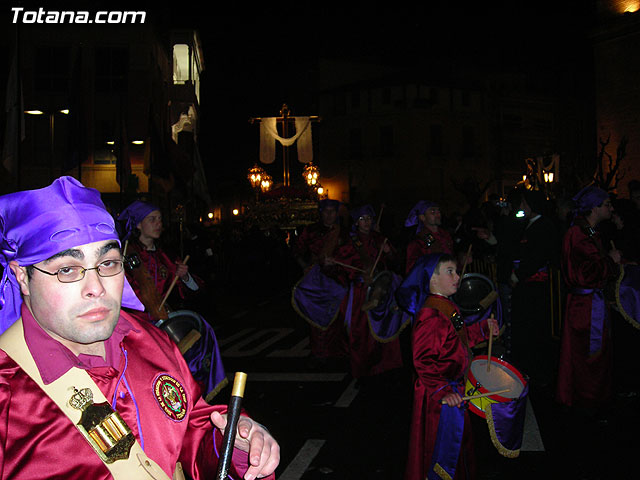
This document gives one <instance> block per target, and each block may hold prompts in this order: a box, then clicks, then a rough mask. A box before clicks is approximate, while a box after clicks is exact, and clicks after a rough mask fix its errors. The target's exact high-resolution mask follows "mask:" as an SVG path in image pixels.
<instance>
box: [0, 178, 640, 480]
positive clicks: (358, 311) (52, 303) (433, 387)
mask: <svg viewBox="0 0 640 480" xmlns="http://www.w3.org/2000/svg"><path fill="white" fill-rule="evenodd" d="M628 193H629V195H628V198H618V197H616V196H613V195H610V194H608V193H607V192H605V191H604V190H601V189H600V188H598V187H596V186H588V187H585V188H584V189H582V190H581V191H580V192H578V193H577V194H575V195H574V196H572V197H571V198H568V199H555V200H550V199H549V198H547V196H546V195H544V194H543V193H542V192H540V191H536V190H528V189H516V190H514V191H513V192H510V193H509V195H508V196H507V198H506V199H502V198H499V197H497V196H490V197H489V199H488V200H487V201H486V202H484V203H483V204H482V205H481V206H479V207H478V208H473V209H471V210H469V211H468V212H467V213H465V214H457V213H455V212H447V209H446V206H443V205H439V204H438V203H437V202H435V201H433V200H420V201H418V202H416V203H415V205H414V206H413V207H412V208H410V209H408V211H407V212H406V215H403V221H402V224H401V225H399V226H398V227H397V228H391V229H390V228H389V224H388V223H386V224H382V223H381V217H382V210H384V208H385V207H384V206H382V207H381V209H380V210H379V211H377V212H376V210H375V209H374V208H373V207H372V206H371V205H362V206H357V207H353V206H351V208H349V207H348V206H347V205H345V204H343V203H341V202H339V201H337V200H329V199H325V200H321V201H319V202H318V221H317V222H316V223H313V224H310V225H307V226H305V227H301V228H300V229H298V230H297V231H295V232H288V233H286V232H283V231H280V230H278V229H272V230H269V231H259V230H256V229H251V228H249V229H246V230H243V228H242V226H241V225H240V224H236V225H233V226H232V227H231V228H230V229H228V230H223V229H216V230H209V231H206V230H203V229H201V228H200V229H199V228H197V227H193V228H192V229H191V231H190V234H189V235H188V236H187V238H185V241H186V244H187V248H186V251H187V252H189V256H186V255H185V256H184V257H182V256H181V255H177V254H175V253H173V250H172V249H171V248H170V246H169V245H166V244H162V243H161V236H162V232H163V221H162V209H161V208H159V207H158V206H156V205H153V204H152V203H149V202H143V201H135V202H133V203H132V204H130V205H128V206H127V207H126V208H124V209H122V210H121V211H120V212H117V215H115V218H114V216H112V215H111V214H110V213H109V212H107V210H106V209H105V206H104V204H103V203H102V200H101V199H100V194H99V193H98V192H97V191H95V190H93V189H89V188H85V187H84V186H83V185H81V184H80V183H79V182H77V181H76V180H75V179H73V178H70V177H61V178H60V179H58V180H56V181H55V182H53V184H51V185H50V186H49V187H46V188H43V189H40V190H32V191H25V192H17V193H15V194H10V195H6V196H3V197H0V242H1V247H2V248H0V252H1V254H0V263H1V265H2V280H1V284H0V307H1V308H0V328H1V332H0V333H2V332H4V333H2V335H0V348H1V349H2V350H3V352H0V363H1V365H0V384H1V385H2V386H3V388H2V390H1V392H3V393H2V394H1V395H0V406H1V408H0V414H2V415H3V418H4V420H3V422H2V425H4V427H0V429H4V433H3V438H4V439H5V441H4V443H3V445H2V450H0V472H1V474H0V478H11V477H15V476H18V475H19V476H20V478H41V472H42V471H43V470H42V469H43V468H45V467H43V465H45V463H46V465H47V466H46V468H47V469H49V470H50V471H51V472H53V473H54V475H53V476H60V477H62V476H65V477H66V478H74V475H75V474H81V475H82V476H86V473H87V472H88V471H91V472H92V474H91V476H92V478H108V477H109V475H113V476H114V477H115V478H121V477H119V476H117V475H121V474H119V473H117V468H115V470H114V468H113V467H114V465H115V467H118V466H119V465H122V464H124V462H122V463H119V462H121V459H124V460H126V462H128V463H127V465H128V464H129V463H130V461H132V460H131V459H133V458H135V459H137V460H135V462H137V465H146V467H145V468H147V467H148V468H147V470H149V472H151V473H146V472H145V471H142V470H145V468H139V467H135V469H136V471H137V470H141V471H140V478H149V477H145V475H157V477H152V478H164V477H163V475H165V476H167V477H169V476H172V475H176V476H175V477H174V478H180V477H179V475H180V473H179V471H180V470H182V469H184V471H185V472H186V473H187V475H188V476H189V477H190V478H193V479H198V478H208V477H207V476H206V475H207V474H206V473H205V472H211V471H215V469H216V464H217V462H218V456H219V452H220V444H221V438H222V434H223V433H224V430H225V426H226V416H225V412H226V411H225V407H224V406H219V405H218V406H215V405H212V404H211V400H212V399H213V397H214V396H215V394H216V393H217V392H218V391H219V390H220V388H222V387H223V386H224V384H225V383H226V375H225V372H224V366H223V364H222V359H221V356H220V352H219V350H218V344H217V340H216V336H215V333H214V330H213V328H212V325H213V324H214V321H213V320H214V319H212V318H210V319H208V320H207V319H204V318H197V317H198V315H193V314H194V313H195V312H193V311H187V310H186V309H187V308H189V306H193V305H198V302H199V301H203V300H202V298H203V297H205V300H204V301H206V303H207V305H209V306H210V307H211V305H212V303H211V296H210V295H209V294H208V292H211V291H212V290H213V288H212V286H214V285H221V284H224V285H225V286H226V287H227V288H228V289H235V288H238V289H239V291H240V293H242V290H243V289H252V288H255V290H256V291H260V292H262V294H263V295H266V296H269V295H272V294H274V293H277V292H279V291H280V290H289V291H290V292H291V302H292V307H293V309H294V310H295V312H296V313H297V314H298V315H299V316H300V317H301V318H303V319H304V320H305V321H306V324H307V326H308V331H309V337H310V347H311V358H310V364H309V365H310V366H312V367H313V368H323V366H325V365H327V364H328V363H329V362H330V361H331V360H334V359H340V360H341V361H342V363H341V364H343V365H344V366H345V367H347V368H348V369H349V372H350V374H351V376H352V377H353V378H354V379H357V380H358V381H361V382H366V381H367V380H368V379H371V378H375V377H378V376H381V375H384V374H385V373H387V372H392V371H394V370H398V369H405V370H406V369H408V370H410V371H411V372H412V375H413V390H414V394H413V414H412V416H411V425H410V428H409V430H410V435H409V439H408V450H407V451H408V458H407V465H406V479H407V480H414V479H415V480H417V479H421V480H422V479H424V478H474V471H475V461H474V453H473V442H472V432H471V426H470V422H469V415H468V409H467V408H466V407H467V406H468V405H469V404H468V400H466V399H465V395H468V394H469V391H468V382H469V372H470V366H471V364H472V363H473V362H474V357H477V356H478V354H480V353H482V351H483V350H481V349H484V348H486V347H487V345H489V350H490V349H491V345H492V343H495V347H494V355H496V356H497V357H499V359H500V360H501V361H503V362H505V363H506V364H507V365H514V366H515V367H514V369H516V370H517V371H520V372H522V373H523V375H524V378H526V385H523V389H522V391H519V392H518V395H517V396H516V397H513V399H512V402H506V403H507V404H509V403H511V404H512V405H516V406H517V409H514V408H515V407H513V408H512V411H510V412H507V413H505V412H504V411H503V410H501V409H500V408H499V406H495V407H494V406H491V407H487V408H488V410H489V411H488V412H487V415H490V416H491V417H492V422H493V423H495V424H496V425H497V424H500V423H501V422H503V418H505V417H504V416H505V415H507V416H509V415H510V416H512V417H513V416H515V417H517V416H518V415H519V413H518V412H519V409H520V408H521V407H522V405H523V402H522V401H521V400H522V399H523V398H524V397H526V395H527V392H528V389H529V388H544V389H549V390H553V392H554V396H555V399H556V401H557V402H558V403H560V404H562V405H564V406H566V407H567V408H569V409H571V410H573V411H578V412H580V414H581V415H585V416H587V417H590V418H596V419H599V420H602V421H606V412H607V408H608V407H609V406H610V405H611V402H612V399H613V397H614V396H615V394H616V393H625V394H633V393H634V392H632V391H626V390H629V389H631V390H633V388H635V387H636V385H635V384H633V385H620V384H619V383H618V384H617V383H616V380H617V377H616V376H615V368H614V367H615V361H616V360H615V358H614V354H613V349H612V345H613V344H615V343H616V342H617V341H624V340H627V341H628V338H626V339H619V338H618V337H616V334H615V332H616V328H620V327H616V323H620V322H618V321H617V320H618V319H616V318H614V317H615V316H616V315H618V316H619V312H618V311H617V310H616V307H617V305H616V304H615V302H614V301H613V299H614V297H615V295H616V292H615V289H616V288H619V285H620V283H621V279H622V278H623V277H624V276H625V275H626V274H627V273H628V274H629V275H632V274H633V275H637V274H636V273H635V272H636V271H635V270H633V269H632V266H633V265H635V264H637V261H638V257H639V256H640V252H639V249H640V182H637V181H632V182H630V183H629V191H628ZM24 205H33V208H29V209H25V208H24ZM447 214H448V215H447ZM191 255H193V260H192V262H191V263H189V258H190V256H191ZM480 265H482V266H483V267H482V274H483V275H481V276H482V277H483V278H486V279H487V281H488V283H489V284H490V285H491V288H492V290H493V292H492V294H495V295H494V296H491V295H489V296H487V297H485V298H484V299H482V301H480V302H478V301H477V299H476V300H474V301H475V302H476V303H479V313H478V312H476V314H470V313H469V312H468V311H466V310H465V309H464V308H462V305H458V304H457V303H456V300H457V299H458V298H460V297H458V295H459V294H460V293H462V288H461V286H465V289H464V290H465V291H467V290H468V288H466V287H469V288H473V285H466V284H465V279H466V278H471V277H472V275H465V273H468V274H477V273H478V271H479V270H480V267H479V266H480ZM487 265H489V266H490V267H491V268H489V269H486V266H487ZM92 270H94V271H92ZM560 271H561V272H562V281H561V282H560V284H553V283H552V277H553V275H554V272H560ZM252 282H253V283H252ZM631 283H632V288H633V282H631ZM550 285H555V286H554V288H555V289H556V290H555V291H553V290H550ZM459 289H460V292H459ZM551 291H553V292H554V295H556V296H557V295H561V296H562V297H563V299H564V300H563V305H564V311H563V312H562V315H561V319H562V322H561V323H562V332H561V334H560V340H559V341H558V339H557V338H554V335H553V334H554V332H553V329H552V326H551V325H552V323H553V322H552V320H553V318H552V317H553V315H554V314H553V308H554V307H553V302H552V299H551V298H550V292H551ZM467 293H468V292H467ZM487 298H489V300H488V301H487V303H486V304H485V303H483V302H484V301H485V300H486V299H487ZM199 299H200V300H199ZM195 310H197V307H196V308H195ZM207 313H208V314H212V313H215V304H213V307H212V308H210V309H209V310H208V311H207ZM489 313H490V315H489ZM181 315H182V317H181ZM185 315H186V316H187V317H189V319H188V321H187V320H185ZM193 317H196V318H195V320H194V318H193ZM632 320H634V319H632ZM635 321H636V322H637V321H638V319H635ZM185 324H186V325H187V331H186V332H183V331H177V330H176V329H178V326H179V327H180V328H184V325H185ZM172 325H173V327H174V328H173V329H172V328H170V327H171V326H172ZM191 328H193V329H194V330H196V333H197V336H196V337H194V338H195V340H194V341H193V342H191V344H189V345H187V346H185V345H186V343H185V342H184V341H183V340H185V338H186V337H185V334H190V333H191V332H189V331H188V330H189V329H191ZM162 330H164V332H166V333H167V334H168V336H167V335H164V333H162ZM178 330H179V329H178ZM187 336H188V335H187ZM196 341H197V348H192V347H193V345H194V342H196ZM182 347H184V349H183V348H182ZM487 361H489V362H490V361H491V356H488V357H487ZM147 387H148V388H147ZM623 390H625V391H624V392H623ZM474 392H475V390H474ZM103 397H104V399H103ZM92 402H93V403H92ZM69 404H71V405H76V406H78V407H77V408H75V410H74V408H71V409H69V408H68V405H69ZM92 404H95V405H96V406H99V405H104V407H100V408H104V410H103V412H102V414H101V416H100V415H99V418H98V425H97V426H96V425H95V424H94V425H91V426H90V427H87V428H86V429H85V430H84V432H85V433H83V430H82V428H84V427H82V425H83V423H82V422H83V420H82V418H84V416H83V417H82V418H81V417H80V415H81V412H83V411H85V410H88V409H92V408H93V407H91V405H92ZM30 405H38V408H37V409H36V411H35V412H34V410H33V408H32V407H30ZM60 405H63V407H64V408H62V407H60ZM65 405H66V406H65ZM59 407H60V408H59ZM27 410H28V411H27ZM76 410H77V411H76ZM63 413H64V414H63ZM94 413H95V412H94ZM82 415H84V414H82ZM114 415H115V418H116V420H115V422H116V424H117V425H121V428H120V427H119V429H120V430H121V433H122V435H120V434H117V435H115V434H114V432H113V431H109V432H107V433H104V434H103V433H100V432H102V431H103V430H104V429H105V428H106V429H107V430H108V428H112V429H113V427H112V425H113V424H112V423H109V422H112V420H109V419H110V418H114V417H113V416H114ZM103 417H104V418H103ZM69 419H71V420H72V421H71V422H70V421H69ZM105 422H106V423H105ZM72 423H73V424H72ZM516 423H517V422H516ZM75 424H77V425H75ZM103 424H104V425H103ZM78 425H80V426H78ZM107 425H108V426H109V427H108V428H107ZM81 427H82V428H81ZM520 427H521V425H520ZM96 429H98V430H100V431H98V430H96ZM120 430H118V431H120ZM503 430H504V429H503ZM516 430H517V428H516ZM33 431H39V432H42V435H41V436H40V437H39V438H38V439H37V441H36V440H35V439H34V438H33V436H32V435H31V433H30V432H33ZM87 432H88V433H87ZM167 432H172V433H171V434H168V433H167ZM520 433H521V432H520ZM101 435H103V436H101ZM83 436H84V438H85V440H86V441H84V443H81V442H82V441H81V440H80V439H81V438H82V437H83ZM114 436H115V437H118V438H114ZM497 436H498V437H500V435H497ZM510 436H511V437H512V438H511V440H513V438H516V439H517V436H518V435H517V433H516V434H515V435H513V434H510ZM120 437H122V438H120ZM236 437H237V443H236V444H237V448H235V449H234V451H233V461H232V467H231V469H232V470H231V472H232V475H234V476H235V477H234V478H245V479H248V480H251V479H252V478H257V477H268V476H272V475H273V472H274V470H275V468H276V466H277V463H278V459H279V447H278V445H277V442H276V441H275V440H274V439H273V438H272V437H271V435H270V434H269V433H268V431H267V430H266V429H265V428H264V427H263V426H261V425H260V424H259V423H257V422H255V421H253V420H251V419H249V418H248V417H243V418H242V420H241V421H240V422H239V424H238V430H237V435H236ZM54 438H55V439H56V440H55V441H54ZM60 439H64V442H68V443H69V445H72V444H73V448H75V449H80V450H86V451H85V452H84V453H85V454H83V455H77V456H76V457H74V458H75V460H74V461H73V462H67V461H65V462H62V461H57V460H56V459H59V458H60V451H62V449H60V448H59V446H58V444H59V443H60V441H61V440H60ZM76 439H78V440H77V441H76ZM508 440H509V439H507V441H504V442H503V440H502V439H501V438H498V440H497V442H498V443H499V447H500V448H499V449H502V450H504V451H506V452H508V453H509V454H513V455H515V454H517V451H518V449H519V444H518V442H517V441H516V442H515V443H514V442H511V443H509V441H508ZM112 444H117V445H118V448H117V449H114V448H112ZM80 445H81V446H80ZM123 445H124V446H123ZM496 446H497V447H498V445H496ZM70 448H71V447H70ZM115 450H118V452H119V453H117V454H116V453H114V452H115ZM122 451H124V453H122ZM52 459H53V461H52ZM127 459H128V460H127ZM127 468H131V467H127ZM114 472H116V473H114ZM122 478H124V477H122ZM126 478H134V477H131V476H126ZM135 478H137V477H135Z"/></svg>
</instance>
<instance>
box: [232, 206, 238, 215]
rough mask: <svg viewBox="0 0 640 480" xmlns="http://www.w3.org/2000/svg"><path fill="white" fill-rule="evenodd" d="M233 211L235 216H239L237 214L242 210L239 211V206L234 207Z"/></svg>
mask: <svg viewBox="0 0 640 480" xmlns="http://www.w3.org/2000/svg"><path fill="white" fill-rule="evenodd" d="M231 213H233V215H234V216H237V215H238V214H239V213H240V211H239V210H238V209H237V208H234V209H233V210H232V211H231Z"/></svg>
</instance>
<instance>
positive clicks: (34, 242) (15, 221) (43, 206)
mask: <svg viewBox="0 0 640 480" xmlns="http://www.w3.org/2000/svg"><path fill="white" fill-rule="evenodd" d="M104 240H117V241H118V242H119V240H118V234H117V232H116V229H115V222H114V220H113V217H112V216H111V215H110V214H109V212H107V210H106V208H105V206H104V204H103V203H102V200H101V199H100V192H98V191H97V190H95V189H93V188H86V187H85V186H84V185H82V184H81V183H80V182H79V181H78V180H76V179H75V178H72V177H60V178H58V179H57V180H56V181H54V182H53V183H52V184H51V185H49V186H48V187H45V188H41V189H39V190H26V191H23V192H16V193H11V194H9V195H4V196H2V197H0V265H2V267H3V272H2V278H1V280H0V333H2V332H4V331H5V330H6V329H7V328H8V327H9V326H10V325H11V324H12V323H14V322H15V321H16V320H17V319H18V318H19V317H20V306H21V305H22V297H21V295H20V286H19V285H18V281H17V279H16V277H15V275H14V274H13V272H12V271H11V269H10V268H9V266H8V264H9V262H10V261H12V260H15V261H17V262H18V264H20V265H21V266H29V265H34V264H36V263H39V262H42V261H44V260H46V259H48V258H50V257H52V256H53V255H55V254H57V253H60V252H62V251H64V250H68V249H70V248H73V247H77V246H79V245H85V244H87V243H93V242H100V241H104ZM122 305H123V306H125V307H129V308H134V309H136V310H144V307H143V305H142V303H140V301H139V300H138V298H137V297H136V296H135V294H134V293H133V290H132V289H131V286H130V285H129V283H128V282H127V281H126V279H125V283H124V291H123V293H122Z"/></svg>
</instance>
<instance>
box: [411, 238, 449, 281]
mask: <svg viewBox="0 0 640 480" xmlns="http://www.w3.org/2000/svg"><path fill="white" fill-rule="evenodd" d="M429 235H431V237H432V238H429V237H428V236H429ZM428 253H448V254H450V255H453V239H452V238H451V234H450V233H449V232H448V231H446V230H445V229H444V228H440V227H438V230H436V231H435V232H432V231H431V230H429V229H428V228H425V229H424V230H422V231H421V232H420V233H418V234H416V236H415V237H414V238H413V240H411V241H410V242H409V243H408V244H407V260H406V272H407V273H408V272H409V270H411V268H412V267H413V265H414V264H415V263H416V260H418V258H420V257H422V256H423V255H427V254H428Z"/></svg>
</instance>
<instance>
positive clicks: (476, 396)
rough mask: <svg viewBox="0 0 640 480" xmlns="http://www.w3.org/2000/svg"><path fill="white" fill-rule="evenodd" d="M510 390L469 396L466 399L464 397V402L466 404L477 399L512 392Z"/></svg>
mask: <svg viewBox="0 0 640 480" xmlns="http://www.w3.org/2000/svg"><path fill="white" fill-rule="evenodd" d="M510 391H511V389H510V388H505V389H504V390H494V391H493V392H487V393H480V394H478V395H469V396H466V397H462V401H463V402H466V401H467V400H475V399H476V398H483V397H490V396H491V395H498V394H499V393H507V392H510Z"/></svg>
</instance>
